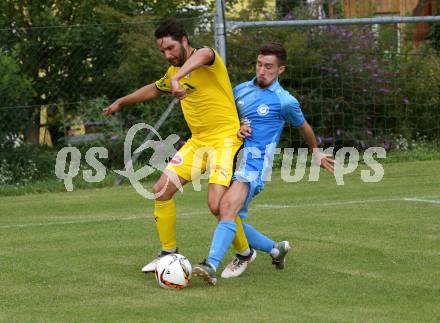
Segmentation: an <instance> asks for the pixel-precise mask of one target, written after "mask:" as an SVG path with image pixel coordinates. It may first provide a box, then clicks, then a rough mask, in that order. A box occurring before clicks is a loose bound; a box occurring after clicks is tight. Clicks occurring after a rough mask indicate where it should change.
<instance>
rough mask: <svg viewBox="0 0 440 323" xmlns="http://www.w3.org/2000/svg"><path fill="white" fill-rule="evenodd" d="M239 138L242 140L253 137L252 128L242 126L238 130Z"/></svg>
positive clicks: (245, 125)
mask: <svg viewBox="0 0 440 323" xmlns="http://www.w3.org/2000/svg"><path fill="white" fill-rule="evenodd" d="M237 136H238V138H241V139H244V138H246V137H250V136H252V128H251V127H250V126H249V125H247V124H242V125H241V126H240V130H238V133H237Z"/></svg>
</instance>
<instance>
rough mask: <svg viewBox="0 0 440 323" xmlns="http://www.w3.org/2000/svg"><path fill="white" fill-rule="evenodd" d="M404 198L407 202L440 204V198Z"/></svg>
mask: <svg viewBox="0 0 440 323" xmlns="http://www.w3.org/2000/svg"><path fill="white" fill-rule="evenodd" d="M404 200H405V201H407V202H422V203H431V204H440V200H427V199H419V198H406V199H404Z"/></svg>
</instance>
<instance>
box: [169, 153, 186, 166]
mask: <svg viewBox="0 0 440 323" xmlns="http://www.w3.org/2000/svg"><path fill="white" fill-rule="evenodd" d="M182 163H183V157H182V156H181V155H180V154H175V155H174V157H173V159H171V161H170V164H171V165H173V166H179V165H182Z"/></svg>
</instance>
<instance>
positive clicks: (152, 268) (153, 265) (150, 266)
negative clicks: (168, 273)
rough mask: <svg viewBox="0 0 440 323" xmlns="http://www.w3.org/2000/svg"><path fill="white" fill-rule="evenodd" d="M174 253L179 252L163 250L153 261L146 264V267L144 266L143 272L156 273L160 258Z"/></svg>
mask: <svg viewBox="0 0 440 323" xmlns="http://www.w3.org/2000/svg"><path fill="white" fill-rule="evenodd" d="M172 253H177V250H176V252H167V251H161V252H159V254H158V255H157V257H156V258H154V259H153V260H152V261H150V262H149V263H148V264H146V265H145V266H144V267H142V269H141V271H142V272H143V273H146V274H147V273H154V272H155V271H156V266H157V263H158V262H159V260H160V258H162V257H163V256H166V255H169V254H172Z"/></svg>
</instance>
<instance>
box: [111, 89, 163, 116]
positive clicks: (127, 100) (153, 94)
mask: <svg viewBox="0 0 440 323" xmlns="http://www.w3.org/2000/svg"><path fill="white" fill-rule="evenodd" d="M161 94H162V92H160V91H159V90H158V89H157V88H156V85H155V84H154V83H151V84H148V85H145V86H144V87H141V88H140V89H138V90H136V91H134V92H133V93H131V94H129V95H126V96H124V97H122V98H119V99H117V100H116V101H115V102H113V103H112V104H111V105H109V106H108V107H107V108H105V109H103V110H102V112H103V113H104V114H105V115H110V114H112V113H113V112H115V111H117V110H118V109H120V108H121V107H123V106H124V105H127V104H134V103H139V102H144V101H147V100H151V99H155V98H157V97H159V96H160V95H161Z"/></svg>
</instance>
